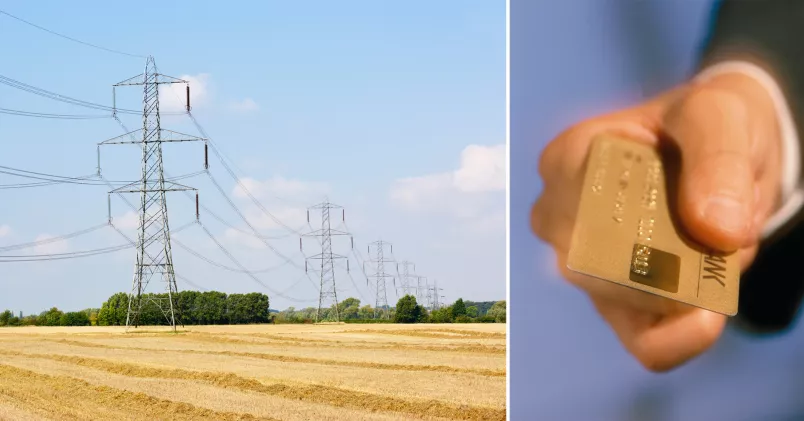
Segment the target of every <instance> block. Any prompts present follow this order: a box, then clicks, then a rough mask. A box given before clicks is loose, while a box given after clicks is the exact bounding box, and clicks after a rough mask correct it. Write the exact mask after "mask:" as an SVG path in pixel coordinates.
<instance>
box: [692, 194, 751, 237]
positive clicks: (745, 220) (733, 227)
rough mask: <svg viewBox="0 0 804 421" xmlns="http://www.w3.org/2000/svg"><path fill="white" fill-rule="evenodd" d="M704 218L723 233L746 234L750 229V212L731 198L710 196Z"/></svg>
mask: <svg viewBox="0 0 804 421" xmlns="http://www.w3.org/2000/svg"><path fill="white" fill-rule="evenodd" d="M704 209H705V210H704V218H706V220H707V221H709V223H711V224H712V225H714V226H716V227H718V228H720V229H721V230H722V231H724V232H727V233H732V234H738V235H739V234H744V233H746V232H747V230H748V229H749V228H750V227H749V225H750V223H751V219H750V218H749V217H748V210H747V209H746V207H745V206H744V205H743V204H742V202H740V201H739V200H737V199H735V198H734V197H731V196H725V195H717V196H710V197H709V198H708V199H707V200H706V207H705V208H704Z"/></svg>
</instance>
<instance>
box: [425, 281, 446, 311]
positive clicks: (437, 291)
mask: <svg viewBox="0 0 804 421" xmlns="http://www.w3.org/2000/svg"><path fill="white" fill-rule="evenodd" d="M442 290H443V288H439V287H438V280H434V281H433V286H431V287H429V288H428V295H429V299H428V300H427V301H428V303H429V305H430V310H438V309H439V308H441V298H444V296H443V295H441V291H442Z"/></svg>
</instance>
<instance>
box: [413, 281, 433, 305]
mask: <svg viewBox="0 0 804 421" xmlns="http://www.w3.org/2000/svg"><path fill="white" fill-rule="evenodd" d="M416 302H417V303H418V304H421V305H423V306H424V308H427V309H429V308H430V286H429V285H428V284H427V277H426V276H417V277H416Z"/></svg>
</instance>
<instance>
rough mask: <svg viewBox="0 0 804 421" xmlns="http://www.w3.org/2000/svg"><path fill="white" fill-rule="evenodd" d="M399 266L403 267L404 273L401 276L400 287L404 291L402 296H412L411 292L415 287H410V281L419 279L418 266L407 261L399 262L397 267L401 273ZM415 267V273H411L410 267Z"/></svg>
mask: <svg viewBox="0 0 804 421" xmlns="http://www.w3.org/2000/svg"><path fill="white" fill-rule="evenodd" d="M399 266H402V273H401V274H400V275H399V285H400V288H401V289H402V296H403V297H404V296H405V295H412V294H411V291H412V290H413V287H412V286H411V285H410V280H411V279H414V278H417V277H416V275H415V273H416V265H415V264H414V263H413V262H409V261H407V260H405V261H404V262H399V263H397V265H396V271H397V273H399ZM411 266H412V267H413V272H411V271H410V269H409V268H410V267H411Z"/></svg>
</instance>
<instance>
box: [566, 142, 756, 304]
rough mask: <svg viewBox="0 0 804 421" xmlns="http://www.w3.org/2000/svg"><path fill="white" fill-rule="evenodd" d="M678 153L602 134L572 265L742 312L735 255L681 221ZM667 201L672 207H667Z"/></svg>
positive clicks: (591, 164)
mask: <svg viewBox="0 0 804 421" xmlns="http://www.w3.org/2000/svg"><path fill="white" fill-rule="evenodd" d="M679 167H680V158H678V155H677V151H674V150H672V149H667V150H662V151H661V153H660V151H659V150H658V149H657V148H656V147H654V146H651V145H647V144H644V143H639V142H636V141H633V140H628V139H625V138H621V137H617V136H613V135H603V136H600V137H598V138H596V139H595V140H594V141H593V143H592V150H591V151H590V154H589V160H588V164H587V167H586V176H585V177H584V184H583V192H582V194H581V203H580V207H579V208H578V215H577V217H576V219H575V221H576V222H575V229H574V231H573V234H572V242H571V244H570V250H569V256H568V258H567V267H568V268H569V269H570V270H573V271H575V272H579V273H582V274H584V275H589V276H593V277H596V278H600V279H603V280H606V281H611V282H614V283H617V284H620V285H625V286H628V287H631V288H635V289H638V290H642V291H645V292H649V293H652V294H656V295H659V296H662V297H666V298H670V299H673V300H676V301H680V302H682V303H686V304H690V305H693V306H696V307H701V308H704V309H707V310H711V311H714V312H717V313H722V314H725V315H728V316H734V315H735V314H737V299H738V293H739V286H740V267H739V261H738V258H737V255H736V254H734V253H731V254H722V253H715V252H714V251H713V250H710V249H708V248H706V247H703V246H701V245H699V244H697V243H696V242H694V241H692V240H691V239H690V238H689V236H687V235H686V234H685V233H684V232H682V229H681V225H680V223H679V221H678V219H677V217H676V212H675V209H677V207H676V205H675V200H676V197H677V194H678V190H677V188H676V183H677V180H678V170H679ZM668 198H669V199H670V202H669V203H668Z"/></svg>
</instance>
